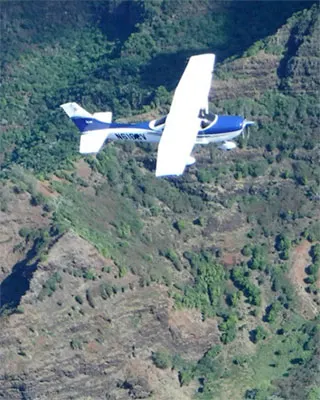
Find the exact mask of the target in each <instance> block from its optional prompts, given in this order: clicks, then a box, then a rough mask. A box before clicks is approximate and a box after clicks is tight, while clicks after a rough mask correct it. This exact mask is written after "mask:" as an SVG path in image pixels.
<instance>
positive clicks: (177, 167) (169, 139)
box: [156, 54, 215, 176]
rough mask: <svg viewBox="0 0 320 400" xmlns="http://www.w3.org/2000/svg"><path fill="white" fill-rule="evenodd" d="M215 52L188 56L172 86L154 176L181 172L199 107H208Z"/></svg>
mask: <svg viewBox="0 0 320 400" xmlns="http://www.w3.org/2000/svg"><path fill="white" fill-rule="evenodd" d="M214 61H215V55H214V54H201V55H198V56H193V57H191V58H190V60H189V62H188V65H187V67H186V69H185V70H184V73H183V75H182V77H181V79H180V82H179V84H178V86H177V88H176V90H175V93H174V96H173V100H172V104H171V108H170V112H169V114H168V116H167V119H166V124H165V128H164V130H163V133H162V135H161V139H160V143H159V147H158V157H157V168H156V176H166V175H181V174H182V173H183V171H184V169H185V166H186V164H187V161H188V158H189V157H190V154H191V151H192V149H193V146H194V143H195V140H196V137H197V134H198V132H199V130H200V122H201V121H200V119H199V112H200V109H203V108H204V109H206V110H207V109H208V96H209V91H210V87H211V80H212V72H213V68H214Z"/></svg>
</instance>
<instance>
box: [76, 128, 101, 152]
mask: <svg viewBox="0 0 320 400" xmlns="http://www.w3.org/2000/svg"><path fill="white" fill-rule="evenodd" d="M107 137H108V132H106V131H101V130H99V131H91V132H87V133H84V134H83V135H81V137H80V150H79V152H80V153H81V154H92V153H98V151H99V150H100V149H101V147H102V146H103V144H104V142H105V140H106V139H107Z"/></svg>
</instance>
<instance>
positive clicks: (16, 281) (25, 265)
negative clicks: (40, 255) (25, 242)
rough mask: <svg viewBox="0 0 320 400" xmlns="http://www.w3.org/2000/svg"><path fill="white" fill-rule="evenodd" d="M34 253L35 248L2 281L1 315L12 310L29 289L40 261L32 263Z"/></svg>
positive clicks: (0, 293) (0, 294)
mask: <svg viewBox="0 0 320 400" xmlns="http://www.w3.org/2000/svg"><path fill="white" fill-rule="evenodd" d="M34 255H35V253H34V250H33V249H31V250H30V251H29V252H28V254H27V256H26V258H25V259H24V260H22V261H19V262H18V263H16V264H15V265H14V267H13V268H12V272H11V274H10V275H9V276H7V277H6V278H5V279H4V280H3V281H2V282H1V283H0V316H1V315H2V314H4V313H6V312H8V311H9V312H12V310H13V309H14V308H16V307H17V306H18V305H19V304H20V300H21V297H22V296H24V295H25V294H26V292H27V291H28V290H29V287H30V281H31V279H32V277H33V273H34V272H35V270H36V269H37V266H38V261H35V262H33V263H31V264H30V261H31V260H32V259H33V257H34Z"/></svg>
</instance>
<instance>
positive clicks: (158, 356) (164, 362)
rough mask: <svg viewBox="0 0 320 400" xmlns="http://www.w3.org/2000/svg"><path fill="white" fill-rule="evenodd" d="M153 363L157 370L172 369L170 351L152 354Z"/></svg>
mask: <svg viewBox="0 0 320 400" xmlns="http://www.w3.org/2000/svg"><path fill="white" fill-rule="evenodd" d="M152 361H153V363H154V365H155V366H156V367H157V368H161V369H166V368H169V367H171V364H172V359H171V357H170V354H169V353H168V351H166V350H164V351H156V352H154V353H152Z"/></svg>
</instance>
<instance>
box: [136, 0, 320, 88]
mask: <svg viewBox="0 0 320 400" xmlns="http://www.w3.org/2000/svg"><path fill="white" fill-rule="evenodd" d="M231 3H233V4H232V7H230V8H229V9H228V11H226V13H228V20H227V21H226V23H225V28H224V29H225V37H224V39H223V40H222V42H221V43H220V44H219V45H218V44H216V45H214V44H212V47H204V48H203V49H196V50H195V49H188V50H182V51H174V52H172V53H161V54H157V55H155V56H154V57H153V58H152V60H151V61H150V62H149V63H148V64H147V65H145V66H144V68H142V70H141V83H142V85H143V86H145V87H152V88H157V87H158V86H160V85H164V86H165V87H166V89H167V90H169V91H170V90H173V89H174V88H175V87H176V85H177V83H178V81H179V79H180V77H181V71H183V70H184V68H185V66H186V63H187V60H188V58H189V57H191V56H192V55H194V54H203V53H208V52H209V53H212V52H214V53H215V54H216V62H217V63H219V62H222V61H224V60H225V59H226V58H228V57H232V56H238V55H241V54H243V52H244V51H245V50H247V49H248V48H249V47H250V46H251V45H252V44H254V43H255V42H256V41H258V40H261V39H264V38H265V37H267V36H269V35H272V34H274V33H275V32H276V31H277V29H279V28H280V27H281V26H282V25H283V24H285V23H286V21H287V19H288V18H289V17H290V16H291V15H292V14H293V13H295V12H297V11H299V10H302V9H305V8H308V7H311V5H312V4H314V1H295V2H286V1H280V2H270V1H260V2H254V1H241V2H231ZM212 18H214V12H212Z"/></svg>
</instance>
